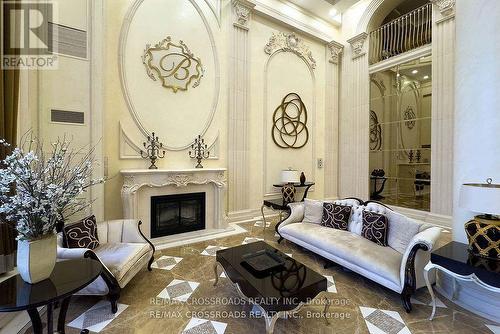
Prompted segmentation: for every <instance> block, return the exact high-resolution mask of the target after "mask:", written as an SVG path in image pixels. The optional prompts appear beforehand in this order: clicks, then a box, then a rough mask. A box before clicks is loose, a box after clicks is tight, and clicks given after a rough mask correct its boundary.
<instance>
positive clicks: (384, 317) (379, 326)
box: [359, 306, 411, 334]
mask: <svg viewBox="0 0 500 334" xmlns="http://www.w3.org/2000/svg"><path fill="white" fill-rule="evenodd" d="M359 309H360V310H361V313H362V314H363V318H364V319H365V322H366V326H367V327H368V331H369V332H370V334H410V333H411V332H410V330H409V329H408V327H406V324H405V322H404V321H403V318H401V316H400V315H399V313H398V312H396V311H388V310H379V309H375V308H371V307H363V306H360V307H359Z"/></svg>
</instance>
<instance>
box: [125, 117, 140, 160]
mask: <svg viewBox="0 0 500 334" xmlns="http://www.w3.org/2000/svg"><path fill="white" fill-rule="evenodd" d="M140 152H141V147H140V146H139V145H137V144H136V143H134V141H133V140H132V139H131V138H130V136H129V135H128V134H127V132H126V131H125V129H124V127H123V124H122V122H120V159H124V160H127V159H128V160H142V157H141V154H140Z"/></svg>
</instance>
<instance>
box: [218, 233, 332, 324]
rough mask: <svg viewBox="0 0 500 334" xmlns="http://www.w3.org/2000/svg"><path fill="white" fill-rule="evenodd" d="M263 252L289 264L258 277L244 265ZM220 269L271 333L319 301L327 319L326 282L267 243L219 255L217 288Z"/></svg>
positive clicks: (250, 245)
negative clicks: (281, 320) (246, 259)
mask: <svg viewBox="0 0 500 334" xmlns="http://www.w3.org/2000/svg"><path fill="white" fill-rule="evenodd" d="M262 250H268V251H270V252H272V253H273V254H276V255H278V256H279V257H280V258H282V259H283V260H284V261H285V263H284V265H283V266H282V267H281V268H278V269H275V270H273V271H271V272H269V273H266V274H258V273H256V272H254V271H252V270H251V269H250V268H248V266H247V265H246V264H245V263H243V262H244V256H245V255H249V254H253V253H255V252H258V251H262ZM219 265H220V266H222V268H223V271H224V272H225V274H226V276H227V277H228V278H229V279H230V280H231V282H232V283H233V284H234V285H235V286H236V289H237V291H238V294H239V295H240V297H241V298H243V299H244V300H246V301H248V302H249V303H250V304H252V305H255V306H256V307H257V308H258V309H259V310H260V311H261V313H262V315H263V316H264V319H265V321H266V332H267V333H273V330H274V325H275V323H276V321H277V320H278V319H279V318H284V317H286V316H288V315H293V314H295V313H297V312H298V311H299V310H300V309H301V307H302V306H304V305H306V304H308V303H310V302H312V300H313V299H315V298H318V297H320V298H321V299H322V300H323V303H324V305H325V307H324V310H323V315H325V314H326V313H327V311H328V308H329V305H330V302H329V299H328V297H327V296H326V292H327V281H326V278H325V277H324V276H323V275H320V274H318V273H317V272H315V271H314V270H312V269H310V268H308V267H307V266H305V265H303V264H302V263H300V262H298V261H296V260H294V259H292V258H291V257H289V256H287V255H285V254H283V253H282V252H280V251H279V250H277V249H275V248H274V247H272V246H270V245H269V244H267V243H265V242H263V241H259V242H253V243H250V244H246V245H241V246H237V247H232V248H227V249H224V250H219V251H217V253H216V262H215V265H214V272H215V283H214V286H216V285H217V283H218V280H219V271H218V266H219ZM325 319H327V317H326V316H325Z"/></svg>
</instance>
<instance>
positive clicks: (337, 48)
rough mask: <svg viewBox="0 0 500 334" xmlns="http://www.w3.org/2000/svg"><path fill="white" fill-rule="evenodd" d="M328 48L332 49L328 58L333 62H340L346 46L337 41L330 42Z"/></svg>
mask: <svg viewBox="0 0 500 334" xmlns="http://www.w3.org/2000/svg"><path fill="white" fill-rule="evenodd" d="M327 46H328V50H329V51H330V59H329V60H328V61H329V62H330V63H332V64H336V65H337V64H338V63H339V61H340V56H341V54H342V51H343V50H344V46H343V45H342V44H340V43H337V42H335V41H331V42H330V43H328V45H327Z"/></svg>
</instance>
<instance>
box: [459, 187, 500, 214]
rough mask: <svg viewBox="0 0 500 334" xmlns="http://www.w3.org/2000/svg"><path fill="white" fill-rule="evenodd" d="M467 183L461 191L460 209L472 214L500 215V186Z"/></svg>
mask: <svg viewBox="0 0 500 334" xmlns="http://www.w3.org/2000/svg"><path fill="white" fill-rule="evenodd" d="M486 182H487V183H466V184H463V185H462V188H461V189H460V199H459V204H460V207H462V208H464V209H468V210H470V211H472V212H477V213H483V214H484V213H486V214H491V215H500V184H493V183H492V181H491V179H488V180H487V181H486Z"/></svg>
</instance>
